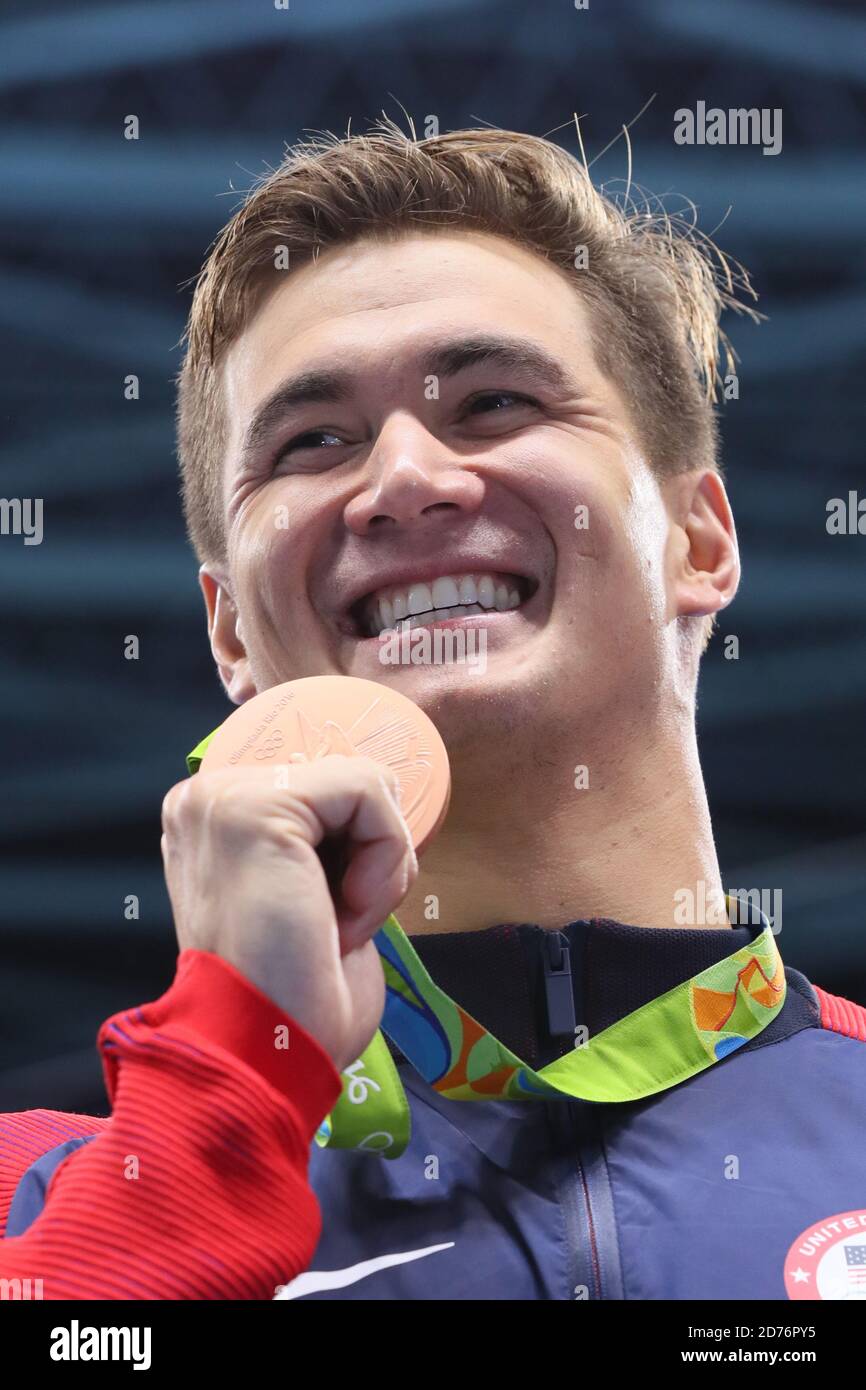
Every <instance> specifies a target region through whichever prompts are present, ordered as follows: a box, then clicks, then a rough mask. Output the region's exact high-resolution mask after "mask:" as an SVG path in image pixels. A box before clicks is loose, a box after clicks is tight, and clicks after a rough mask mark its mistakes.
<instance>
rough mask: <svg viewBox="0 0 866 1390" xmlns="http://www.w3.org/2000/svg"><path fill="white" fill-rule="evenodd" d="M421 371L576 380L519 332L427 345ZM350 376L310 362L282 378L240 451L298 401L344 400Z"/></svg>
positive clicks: (564, 385) (248, 449)
mask: <svg viewBox="0 0 866 1390" xmlns="http://www.w3.org/2000/svg"><path fill="white" fill-rule="evenodd" d="M418 366H419V372H420V375H422V376H437V377H453V376H457V375H458V373H460V372H464V371H467V370H468V369H469V368H470V367H478V366H494V367H499V368H500V369H501V370H503V371H507V372H520V373H521V374H522V375H523V376H529V377H534V378H535V379H537V380H541V381H544V382H545V384H546V385H547V386H549V387H550V388H551V389H553V390H555V391H563V392H568V393H574V392H575V391H576V390H577V387H576V383H575V382H574V380H573V379H572V378H571V376H570V375H569V373H568V372H567V371H566V369H565V368H564V367H563V365H562V363H561V362H559V360H558V359H557V358H556V357H554V356H553V355H552V354H551V353H549V352H547V351H545V349H544V348H542V347H539V345H538V344H537V343H533V342H531V341H530V340H529V339H524V338H508V337H505V338H504V337H500V336H499V335H494V334H489V335H476V336H474V337H471V338H461V339H459V340H458V341H448V342H445V343H440V344H433V345H432V346H429V347H428V348H427V349H426V350H425V351H424V352H423V353H421V354H420V356H419V362H418ZM355 382H356V375H355V373H354V372H351V371H347V370H345V369H336V368H334V369H330V368H313V369H311V370H310V371H305V372H301V373H300V374H299V375H298V376H294V377H290V378H289V379H288V380H287V381H284V382H282V383H281V384H280V385H279V386H278V387H277V388H276V389H275V390H274V391H273V392H272V393H271V395H270V396H268V397H267V399H266V400H265V401H264V402H263V403H262V404H261V405H260V406H259V407H258V409H257V410H256V411H255V413H254V415H253V418H252V420H251V421H250V423H249V425H248V426H247V429H246V431H245V433H244V438H243V443H242V445H241V454H242V457H248V456H249V455H250V454H252V453H254V452H255V451H256V450H257V449H258V448H259V447H260V446H261V445H262V444H264V443H265V442H266V441H267V439H268V438H269V437H270V435H271V434H272V433H273V432H274V431H275V430H276V429H277V428H278V426H279V425H280V424H281V423H282V421H283V420H284V419H285V417H286V416H287V415H288V414H290V412H291V411H293V410H296V409H297V408H298V407H299V406H305V405H310V404H315V403H335V402H340V401H346V400H349V399H350V397H351V396H352V393H353V389H354V386H355Z"/></svg>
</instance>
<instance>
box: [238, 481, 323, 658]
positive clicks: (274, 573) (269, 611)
mask: <svg viewBox="0 0 866 1390" xmlns="http://www.w3.org/2000/svg"><path fill="white" fill-rule="evenodd" d="M309 544H310V533H309V530H308V528H307V527H305V526H304V525H303V522H302V518H300V517H299V516H298V515H297V511H296V509H295V508H294V507H292V506H290V505H289V504H287V503H286V502H285V500H281V498H280V496H279V492H278V490H277V489H274V490H273V491H272V494H271V495H270V496H269V497H267V498H266V497H264V496H263V497H262V498H261V499H259V501H258V502H257V505H256V507H255V508H254V509H250V511H249V512H248V514H247V516H246V517H245V519H244V525H243V528H242V529H241V530H240V532H239V534H238V535H237V536H236V539H235V545H234V547H233V552H232V556H231V567H232V573H233V575H234V576H235V583H236V587H237V593H238V601H239V604H240V605H241V608H242V610H245V611H246V612H251V613H255V614H258V615H264V617H265V618H266V620H267V622H268V623H269V624H270V626H272V627H274V628H276V629H278V630H280V631H284V630H286V629H287V628H288V627H290V626H295V625H296V624H297V621H298V619H299V617H300V615H301V614H302V613H303V612H304V611H305V599H306V591H305V587H304V575H305V574H306V572H307V565H308V549H309Z"/></svg>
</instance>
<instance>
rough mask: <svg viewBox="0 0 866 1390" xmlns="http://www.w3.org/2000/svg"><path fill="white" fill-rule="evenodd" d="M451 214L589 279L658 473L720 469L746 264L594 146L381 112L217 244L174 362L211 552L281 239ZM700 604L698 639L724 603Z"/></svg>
mask: <svg viewBox="0 0 866 1390" xmlns="http://www.w3.org/2000/svg"><path fill="white" fill-rule="evenodd" d="M410 126H411V122H410ZM578 134H579V129H578ZM454 227H457V228H466V229H472V230H475V231H486V232H489V233H493V234H494V235H498V236H502V237H505V238H507V239H508V240H510V241H512V242H516V243H517V244H518V245H520V246H522V247H524V248H525V249H527V250H530V251H534V252H535V253H536V254H537V255H540V256H543V257H544V258H545V260H547V261H548V262H550V263H551V264H552V265H554V266H557V267H559V269H560V270H561V271H562V272H564V273H565V275H566V276H567V277H568V279H569V281H570V282H571V283H572V284H573V285H574V287H575V288H576V289H577V290H578V291H579V292H580V293H581V294H582V295H583V296H584V298H585V300H586V301H587V303H588V304H589V306H590V309H591V320H592V323H593V327H594V345H595V349H596V355H597V357H598V361H599V365H600V367H601V369H602V370H603V371H604V372H605V373H606V374H607V375H608V376H609V377H610V378H611V379H612V380H613V381H614V382H615V383H616V385H617V386H618V388H619V389H620V390H621V391H622V393H623V395H624V397H625V399H626V401H627V404H628V406H629V409H630V411H631V414H632V418H633V419H634V421H635V425H636V427H637V429H638V431H639V434H640V437H641V440H642V443H643V446H644V448H645V449H646V452H647V458H648V460H649V462H650V465H651V466H652V467H653V469H654V470H655V472H656V474H657V476H659V477H669V476H671V475H673V474H676V473H681V472H686V471H689V470H690V469H693V468H697V467H712V468H714V469H716V470H717V471H719V463H718V458H717V453H718V439H717V427H716V421H715V418H714V413H713V405H714V403H715V401H716V386H717V382H718V380H719V379H720V375H721V370H720V366H719V354H720V350H721V351H723V352H724V358H725V369H726V370H731V369H732V365H733V355H732V353H731V350H730V347H729V344H728V342H727V339H726V337H725V335H724V334H723V333H721V332H720V330H719V317H720V314H721V311H722V309H723V308H725V307H729V308H733V309H735V310H737V311H739V312H745V313H749V314H751V316H752V317H754V318H757V317H758V316H757V315H756V314H755V313H754V311H753V310H751V309H750V308H745V307H744V306H743V305H742V304H741V303H740V302H739V300H738V298H737V293H738V291H743V290H744V291H745V292H747V293H748V294H750V295H751V296H752V297H753V298H754V297H756V296H755V295H754V291H753V290H752V289H751V286H750V284H749V280H748V276H747V274H746V272H745V271H744V270H743V268H742V267H741V266H739V265H737V264H736V263H734V262H731V261H729V260H728V259H726V257H724V256H723V255H722V254H721V252H719V251H718V250H717V248H716V247H715V246H714V244H713V243H712V242H711V241H710V240H709V238H708V237H706V236H704V235H703V233H700V232H699V231H698V230H697V228H696V226H695V220H694V218H693V217H692V218H689V217H684V216H671V215H670V214H669V213H667V212H666V211H665V210H664V208H663V207H662V206H661V204H659V203H658V202H655V201H653V200H652V199H650V198H648V197H647V196H646V195H644V194H641V195H640V198H639V199H638V198H636V197H635V196H633V195H632V192H631V188H630V187H629V188H628V189H627V190H626V192H625V194H624V195H620V196H619V197H618V198H612V197H610V196H608V195H606V194H605V193H604V192H602V191H601V190H599V189H597V188H596V187H595V186H594V185H593V184H592V182H591V180H590V177H589V172H588V168H587V167H586V164H585V162H583V163H581V162H580V161H579V160H578V159H576V158H575V157H574V156H573V155H571V154H569V153H568V152H567V151H566V150H564V149H562V148H561V147H560V146H558V145H554V144H552V143H551V142H550V141H548V140H543V139H540V138H538V137H537V136H532V135H523V134H519V133H516V132H513V131H507V130H498V129H492V128H480V129H477V130H458V131H453V132H451V133H449V134H447V135H435V136H431V137H429V138H427V139H422V140H418V139H416V138H415V132H414V129H412V130H411V133H410V134H409V135H406V134H404V133H403V131H402V130H400V128H399V127H398V126H397V125H395V124H394V123H393V122H392V121H390V120H388V119H387V118H386V119H384V120H383V121H380V122H378V123H377V124H376V125H375V126H374V127H373V128H372V129H371V130H370V131H369V133H367V134H364V135H349V136H347V137H346V138H345V139H341V138H339V137H337V136H332V135H325V136H318V137H316V138H313V139H308V140H305V141H302V142H301V143H299V144H298V145H296V146H295V147H294V148H292V149H290V150H289V151H288V152H287V154H286V157H285V159H284V160H283V162H282V163H281V164H280V166H279V167H278V168H277V169H275V170H274V171H273V172H271V173H270V174H268V175H267V176H266V177H264V178H262V179H261V180H260V181H259V182H258V183H257V184H256V186H255V187H254V188H253V189H252V190H251V192H250V193H249V195H248V196H247V198H246V201H245V202H244V204H243V206H242V207H241V208H240V209H239V210H238V211H237V212H236V213H235V214H234V216H233V217H232V218H231V220H230V221H229V222H228V224H227V225H226V226H225V227H224V228H223V230H222V231H221V232H220V234H219V236H218V237H217V239H216V241H215V242H214V244H213V246H212V247H211V249H210V251H209V254H208V256H207V259H206V261H205V264H204V266H203V268H202V271H201V274H200V276H199V278H198V283H197V285H196V290H195V294H194V296H193V301H192V308H191V311H190V316H189V323H188V326H187V332H186V335H185V338H186V342H187V351H186V356H185V360H184V363H183V367H182V369H181V372H180V374H179V378H178V387H179V398H178V450H179V455H180V465H181V474H182V494H183V501H184V511H185V515H186V520H187V526H188V529H189V534H190V538H191V540H192V543H193V545H194V547H195V550H196V553H197V555H198V557H199V559H200V560H210V561H214V560H216V561H219V560H224V559H225V533H224V522H223V514H222V467H223V462H224V460H223V454H224V450H225V439H226V430H225V417H224V405H223V401H222V393H221V384H220V362H221V358H222V356H223V354H224V352H225V350H226V349H227V347H228V346H229V345H230V344H231V343H232V342H233V341H234V340H235V339H236V338H237V337H238V336H239V334H240V333H241V332H242V331H243V328H244V326H245V324H246V322H247V321H248V319H249V316H250V314H251V311H252V309H253V308H254V307H255V305H256V304H257V303H258V302H259V300H260V297H261V294H262V292H263V290H264V289H266V288H267V287H268V286H269V285H271V284H273V280H274V277H276V276H277V275H278V274H285V272H284V271H283V272H280V271H276V270H275V269H274V256H275V250H276V248H277V247H278V246H284V247H286V248H288V252H289V258H290V263H291V265H292V266H299V265H302V264H305V263H307V262H309V261H310V260H311V259H314V258H315V257H316V255H317V254H318V253H319V252H320V251H322V250H324V249H326V248H329V247H332V246H337V245H341V244H343V245H344V244H346V243H348V242H352V241H354V240H356V239H358V238H360V237H362V236H370V235H374V236H375V235H380V236H381V235H392V234H398V233H400V232H401V231H403V232H405V231H424V230H436V229H442V228H454ZM578 248H585V251H584V252H583V253H582V259H581V258H577V259H576V257H577V253H578ZM583 264H585V268H576V265H583ZM269 272H270V273H269ZM699 621H700V623H701V624H702V629H703V633H702V635H703V645H704V646H705V645H706V642H707V640H708V639H709V636H710V633H711V632H712V627H713V621H712V618H704V619H701V620H699Z"/></svg>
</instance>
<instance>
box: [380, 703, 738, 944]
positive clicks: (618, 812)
mask: <svg viewBox="0 0 866 1390" xmlns="http://www.w3.org/2000/svg"><path fill="white" fill-rule="evenodd" d="M607 746H608V748H610V746H611V743H610V742H608V745H607ZM453 763H454V766H453V769H452V770H453V772H454V774H455V776H454V785H453V788H452V799H451V805H450V807H449V811H448V816H447V819H446V822H445V825H444V826H443V828H442V830H441V831H440V832H439V834H438V836H437V837H436V839H435V840H434V842H433V843H432V844H431V845H430V846H428V848H427V849H426V851H425V852H424V855H423V857H422V859H421V862H420V870H419V875H418V879H417V880H416V883H415V884H414V886H413V888H412V891H411V892H410V893H409V894H408V895H407V897H406V898H405V899H404V901H403V903H402V904H401V906H400V908H399V909H398V912H397V916H398V919H399V921H400V924H401V926H402V927H403V929H404V931H405V932H407V934H409V935H410V936H411V935H422V934H427V933H433V932H458V931H482V930H484V929H485V928H486V927H491V926H496V925H499V924H502V923H519V922H532V923H535V924H537V925H538V926H541V927H545V928H556V927H561V926H563V925H564V924H565V923H566V922H569V921H574V920H576V919H578V918H592V917H603V918H609V919H613V920H615V921H618V922H626V923H629V924H631V925H635V926H645V927H676V926H678V925H683V924H682V923H681V922H677V921H675V912H676V908H677V899H676V898H675V894H677V893H680V894H681V893H682V891H683V889H689V890H691V891H692V892H697V890H698V884H700V883H703V884H704V885H705V891H706V894H707V898H706V901H708V902H712V901H713V900H714V897H715V895H716V894H718V893H720V892H721V890H722V883H721V875H720V871H719V863H718V858H717V856H716V851H715V846H714V844H713V834H712V826H711V823H710V814H709V807H708V805H707V798H706V792H705V790H704V784H703V777H702V774H701V768H700V763H699V760H698V753H697V746H696V742H695V735H694V726H693V724H691V723H689V725H688V727H687V728H683V727H682V726H681V725H678V724H676V723H674V724H673V725H672V727H670V728H669V729H668V730H666V731H659V733H658V735H657V736H656V737H655V738H653V739H649V738H648V737H647V734H646V731H643V732H642V733H640V734H638V735H637V736H636V737H635V738H634V740H633V741H632V743H631V744H629V745H628V748H627V752H626V753H622V752H620V753H618V754H617V755H616V756H611V755H610V754H609V753H608V754H607V755H605V754H604V752H603V751H602V752H601V754H600V755H599V753H598V751H597V750H596V751H595V752H594V754H593V757H592V760H591V762H588V766H589V769H590V771H589V776H590V786H589V787H588V788H587V789H584V790H576V789H574V787H573V783H574V775H573V772H572V771H571V769H570V768H567V767H566V768H562V767H554V766H553V764H552V762H551V760H550V758H549V757H548V758H547V760H546V761H545V760H544V759H540V758H538V757H534V758H533V759H532V760H531V765H529V766H526V765H524V766H519V767H518V766H514V767H510V768H509V767H507V766H503V760H502V757H501V755H500V756H499V758H498V762H497V759H496V758H493V757H490V756H488V757H486V758H483V757H477V756H476V757H475V758H474V759H473V760H472V762H471V764H470V762H469V761H467V759H465V758H463V757H460V758H455V759H454V760H453ZM482 765H484V766H485V767H486V769H487V775H486V776H485V775H484V774H483V773H482V770H481V769H482ZM491 768H492V769H493V773H494V775H492V776H491V775H490V770H491ZM563 784H564V786H563ZM710 895H713V897H711V896H710ZM434 907H435V910H436V911H437V912H438V916H437V915H433V911H434ZM689 925H696V926H700V925H702V924H701V923H699V922H695V923H689ZM707 925H708V926H710V927H718V926H719V925H720V923H719V922H718V921H715V920H711V921H709V922H708V923H707Z"/></svg>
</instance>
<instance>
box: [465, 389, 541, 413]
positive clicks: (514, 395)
mask: <svg viewBox="0 0 866 1390" xmlns="http://www.w3.org/2000/svg"><path fill="white" fill-rule="evenodd" d="M537 404H538V402H537V401H535V400H533V399H532V397H531V396H522V395H520V394H518V392H516V391H480V392H479V393H478V395H477V396H472V398H471V399H470V400H469V401H467V403H466V414H467V415H494V414H499V413H500V412H501V411H503V410H509V409H514V408H515V407H519V406H533V405H537Z"/></svg>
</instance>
